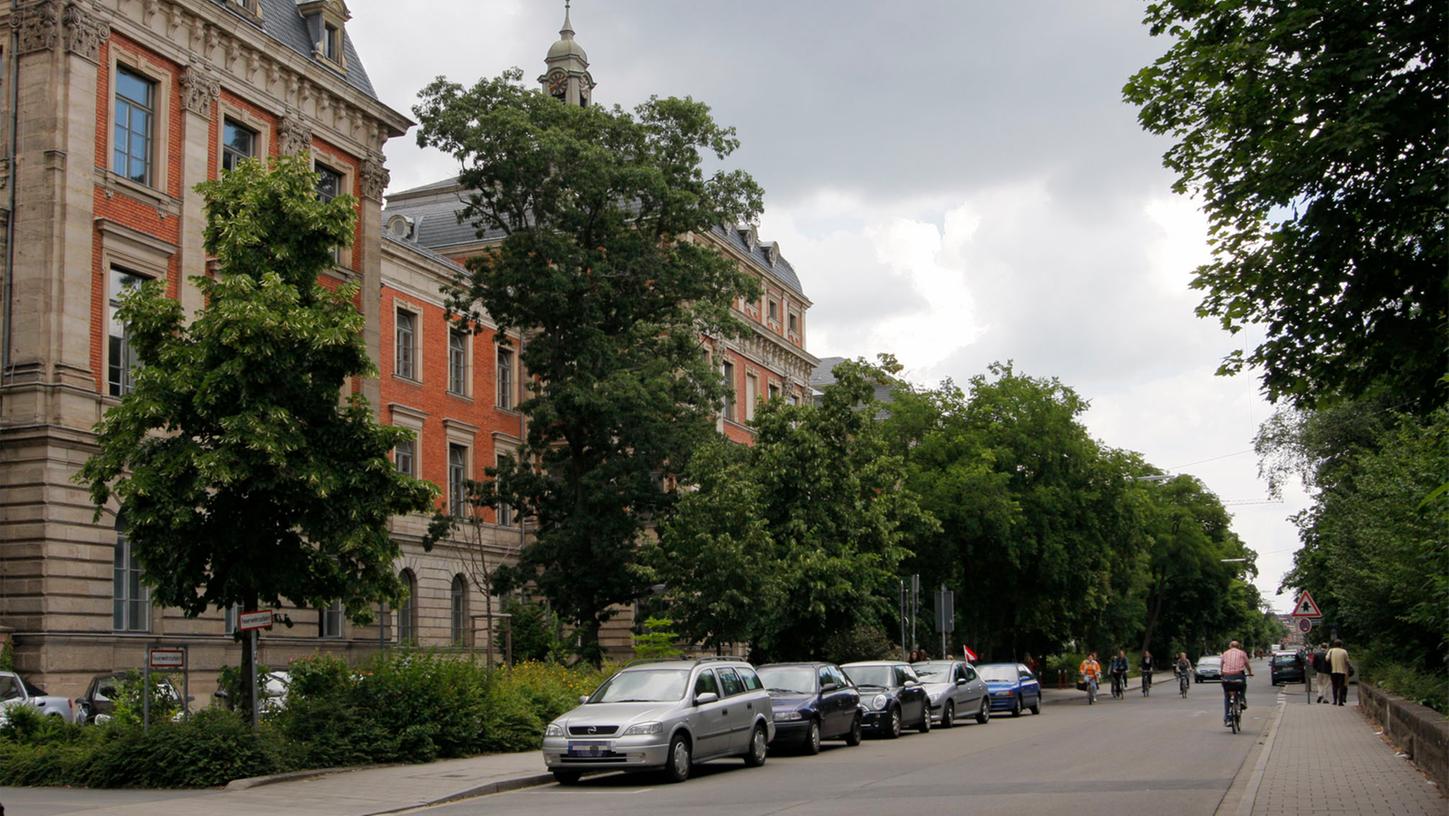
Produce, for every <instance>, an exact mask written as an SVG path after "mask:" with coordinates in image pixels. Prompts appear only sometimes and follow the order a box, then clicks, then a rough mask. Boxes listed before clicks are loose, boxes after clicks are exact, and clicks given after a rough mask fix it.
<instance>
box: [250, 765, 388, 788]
mask: <svg viewBox="0 0 1449 816" xmlns="http://www.w3.org/2000/svg"><path fill="white" fill-rule="evenodd" d="M396 766H397V763H394V764H389V765H354V766H352V767H349V768H311V769H308V770H305V771H287V772H285V773H275V774H266V775H265V776H248V777H246V778H243V779H233V780H232V781H230V782H228V783H226V785H225V786H223V787H222V790H225V791H244V790H251V789H252V788H260V787H262V786H264V785H276V784H278V783H280V782H298V781H300V780H303V779H315V778H317V777H319V776H331V775H333V774H341V773H351V772H353V771H374V770H377V769H378V768H393V767H396Z"/></svg>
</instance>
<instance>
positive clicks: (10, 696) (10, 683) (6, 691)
mask: <svg viewBox="0 0 1449 816" xmlns="http://www.w3.org/2000/svg"><path fill="white" fill-rule="evenodd" d="M24 697H25V695H23V694H21V693H20V684H19V683H17V682H15V675H13V674H0V701H3V700H20V699H23V698H24Z"/></svg>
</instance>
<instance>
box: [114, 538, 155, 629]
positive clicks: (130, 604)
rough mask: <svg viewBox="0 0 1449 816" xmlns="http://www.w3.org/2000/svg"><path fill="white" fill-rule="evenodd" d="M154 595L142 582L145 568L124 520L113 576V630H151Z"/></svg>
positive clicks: (117, 546) (118, 540)
mask: <svg viewBox="0 0 1449 816" xmlns="http://www.w3.org/2000/svg"><path fill="white" fill-rule="evenodd" d="M150 613H151V593H150V591H149V590H148V589H147V588H146V585H145V584H144V583H142V582H141V565H140V564H138V563H136V554H135V552H134V551H133V550H132V549H131V541H130V539H129V538H127V537H126V533H125V530H124V529H123V528H122V525H121V521H120V519H117V520H116V550H115V563H114V565H113V569H112V575H111V628H112V629H115V630H116V631H117V632H146V631H150V629H151V614H150Z"/></svg>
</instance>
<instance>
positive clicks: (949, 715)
mask: <svg viewBox="0 0 1449 816" xmlns="http://www.w3.org/2000/svg"><path fill="white" fill-rule="evenodd" d="M955 724H956V702H955V701H954V700H947V701H946V707H945V708H943V709H941V727H942V728H950V727H951V726H953V725H955Z"/></svg>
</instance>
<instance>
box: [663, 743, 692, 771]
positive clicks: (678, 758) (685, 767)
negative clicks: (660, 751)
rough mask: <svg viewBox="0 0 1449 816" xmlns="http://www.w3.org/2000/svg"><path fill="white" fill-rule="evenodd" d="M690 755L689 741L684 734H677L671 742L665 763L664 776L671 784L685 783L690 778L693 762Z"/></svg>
mask: <svg viewBox="0 0 1449 816" xmlns="http://www.w3.org/2000/svg"><path fill="white" fill-rule="evenodd" d="M689 754H690V752H689V739H688V738H687V737H685V736H684V735H683V734H675V735H674V739H672V740H670V741H669V753H668V754H667V755H666V760H665V763H664V775H665V777H667V778H668V779H669V781H670V782H683V781H684V780H686V779H688V778H689V771H690V763H691V761H692V759H691V757H690V755H689Z"/></svg>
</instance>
